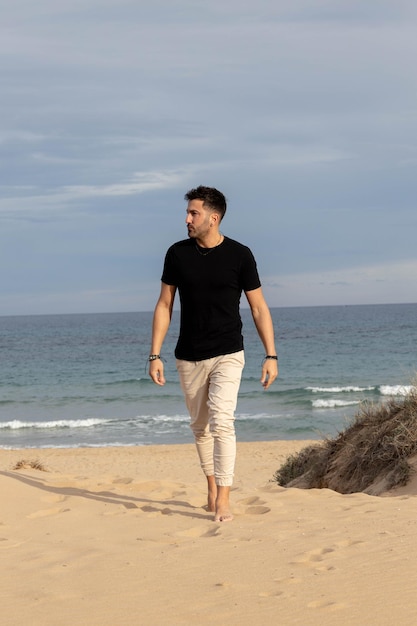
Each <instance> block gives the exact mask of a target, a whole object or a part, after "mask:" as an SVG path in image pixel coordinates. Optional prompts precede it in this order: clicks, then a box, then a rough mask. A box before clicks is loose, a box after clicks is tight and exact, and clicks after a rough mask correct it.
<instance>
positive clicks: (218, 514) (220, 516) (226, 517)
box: [214, 486, 233, 522]
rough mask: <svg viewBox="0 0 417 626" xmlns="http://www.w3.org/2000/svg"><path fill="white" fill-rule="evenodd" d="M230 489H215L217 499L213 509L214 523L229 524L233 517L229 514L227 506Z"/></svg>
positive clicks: (219, 487)
mask: <svg viewBox="0 0 417 626" xmlns="http://www.w3.org/2000/svg"><path fill="white" fill-rule="evenodd" d="M229 493H230V487H221V486H218V487H217V498H216V508H215V516H214V521H215V522H231V521H232V519H233V515H232V514H231V512H230V505H229Z"/></svg>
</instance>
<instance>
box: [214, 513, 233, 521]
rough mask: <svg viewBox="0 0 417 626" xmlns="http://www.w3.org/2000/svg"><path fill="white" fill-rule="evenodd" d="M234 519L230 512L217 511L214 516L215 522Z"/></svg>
mask: <svg viewBox="0 0 417 626" xmlns="http://www.w3.org/2000/svg"><path fill="white" fill-rule="evenodd" d="M232 519H233V515H232V514H231V513H230V512H229V513H216V515H215V516H214V521H215V522H231V521H232Z"/></svg>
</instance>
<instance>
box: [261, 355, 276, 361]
mask: <svg viewBox="0 0 417 626" xmlns="http://www.w3.org/2000/svg"><path fill="white" fill-rule="evenodd" d="M266 359H273V360H274V361H278V357H277V355H276V354H267V355H266V356H265V357H264V361H265V360H266Z"/></svg>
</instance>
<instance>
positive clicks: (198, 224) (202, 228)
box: [185, 200, 213, 239]
mask: <svg viewBox="0 0 417 626" xmlns="http://www.w3.org/2000/svg"><path fill="white" fill-rule="evenodd" d="M212 219H213V218H212V213H211V212H210V211H207V209H205V208H204V206H203V200H190V202H189V203H188V206H187V218H186V220H185V223H186V225H187V230H188V236H189V237H192V238H193V239H201V238H204V237H205V236H206V235H207V234H208V233H209V231H210V224H211V222H212Z"/></svg>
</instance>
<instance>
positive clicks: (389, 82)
mask: <svg viewBox="0 0 417 626" xmlns="http://www.w3.org/2000/svg"><path fill="white" fill-rule="evenodd" d="M0 10H1V16H2V18H1V22H0V80H1V83H0V84H1V96H0V167H1V176H0V315H26V314H27V315H32V314H53V313H89V312H117V311H120V312H123V311H150V310H152V309H153V307H154V305H155V302H156V300H157V298H158V295H159V289H160V277H161V272H162V265H163V259H164V256H165V252H166V250H167V248H168V247H169V246H170V245H171V244H172V243H173V242H175V241H178V240H180V239H185V238H186V237H187V231H186V227H185V216H186V214H185V209H186V203H185V201H184V194H185V193H186V192H187V191H188V190H189V189H190V188H193V187H196V186H197V185H200V184H203V185H208V186H214V187H217V188H218V189H220V190H221V191H223V193H224V194H225V195H226V197H227V199H228V209H227V214H226V216H225V218H224V220H223V222H222V228H221V230H222V232H223V233H224V234H225V235H227V236H229V237H231V238H233V239H237V240H238V241H240V242H242V243H244V244H246V245H248V246H249V247H250V248H251V250H252V251H253V253H254V255H255V258H256V260H257V264H258V269H259V273H260V276H261V280H262V284H263V290H264V293H265V296H266V299H267V301H268V303H269V305H270V306H271V307H281V306H283V307H287V306H318V305H350V304H379V303H395V302H416V301H417V293H416V277H417V245H416V235H417V211H416V202H417V176H416V169H417V72H416V69H415V60H416V58H417V28H416V27H417V4H416V3H415V0H396V1H395V2H393V1H392V0H372V2H371V1H368V2H364V1H363V0H309V1H308V0H286V1H282V0H256V1H254V0H227V1H225V0H210V2H207V1H206V0H205V1H204V2H203V1H200V0H175V1H173V0H152V1H151V0H59V1H57V0H37V2H33V0H8V1H7V0H0ZM242 304H243V305H244V304H245V302H244V300H243V302H242Z"/></svg>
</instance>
